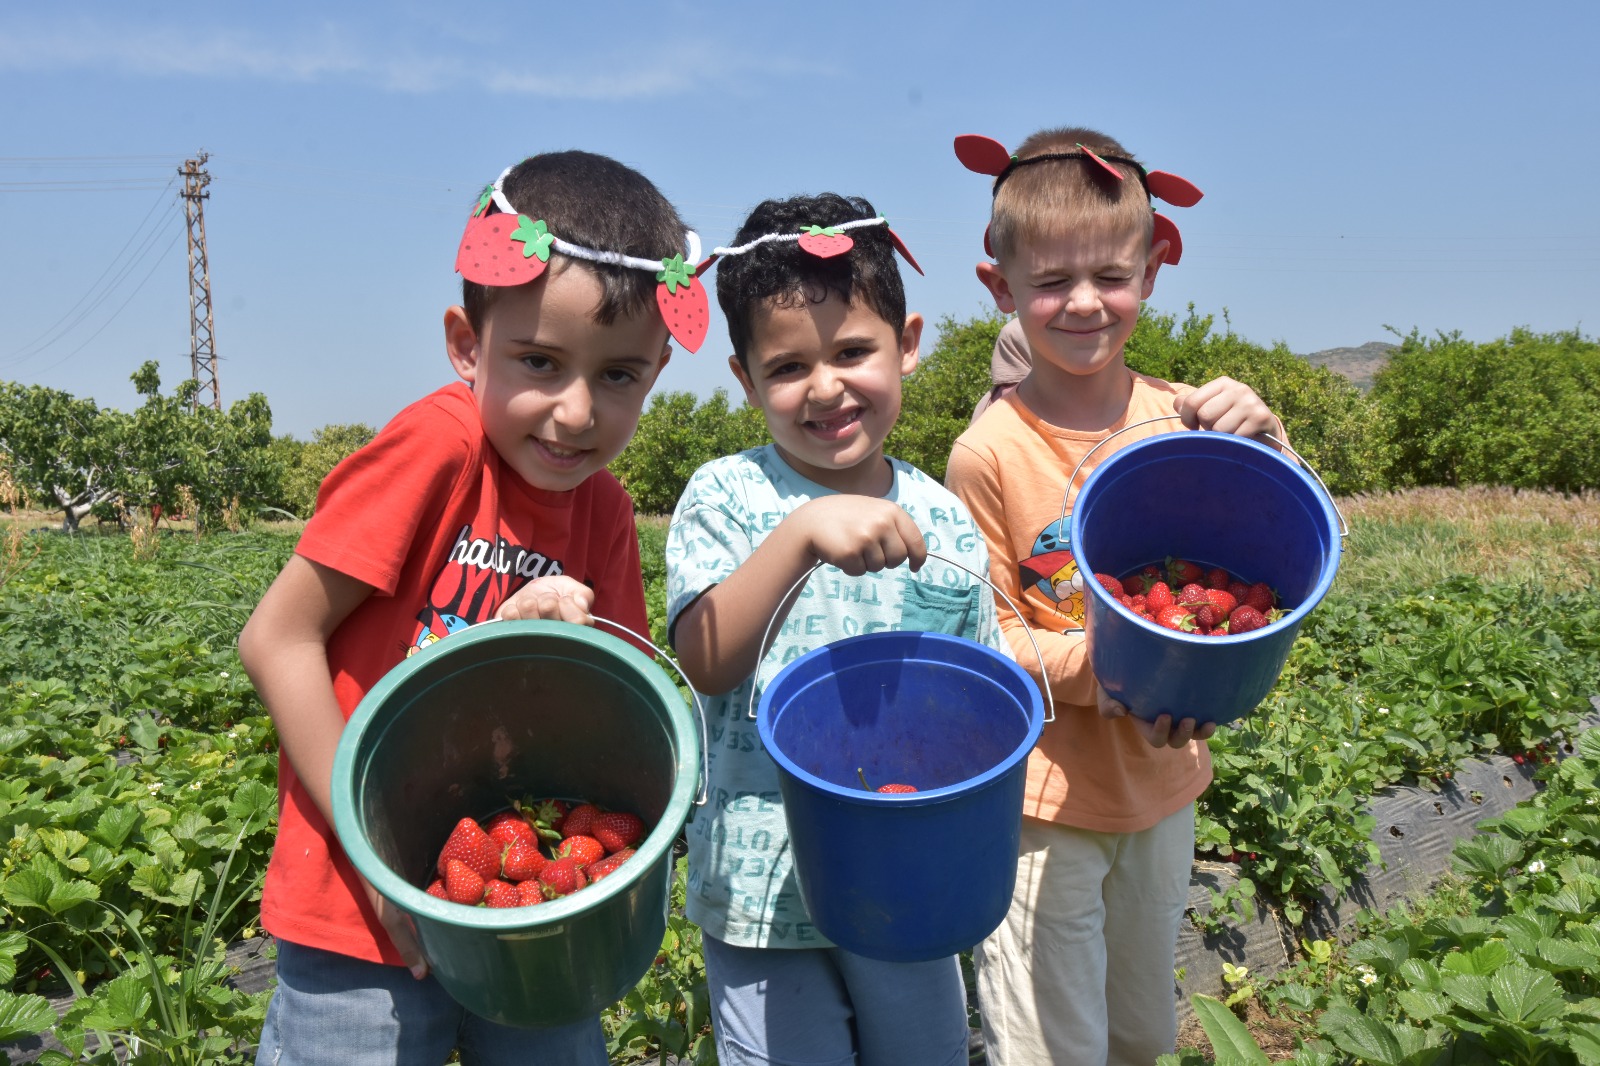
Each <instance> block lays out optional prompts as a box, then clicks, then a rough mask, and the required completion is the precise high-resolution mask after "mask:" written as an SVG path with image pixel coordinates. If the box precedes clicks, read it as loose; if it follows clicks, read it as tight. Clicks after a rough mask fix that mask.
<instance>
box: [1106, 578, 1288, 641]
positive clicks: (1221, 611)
mask: <svg viewBox="0 0 1600 1066" xmlns="http://www.w3.org/2000/svg"><path fill="white" fill-rule="evenodd" d="M1095 578H1096V579H1097V580H1098V581H1099V582H1100V584H1101V586H1103V587H1104V588H1105V590H1106V591H1107V592H1109V593H1110V594H1111V598H1112V599H1114V600H1116V601H1117V602H1118V603H1120V604H1122V606H1124V607H1126V608H1127V609H1128V610H1130V611H1132V612H1133V613H1134V614H1136V615H1138V616H1139V617H1140V618H1143V619H1144V620H1145V621H1147V622H1154V623H1155V624H1156V625H1158V626H1164V627H1165V628H1167V629H1175V630H1178V631H1180V632H1183V633H1197V634H1200V635H1201V636H1212V637H1227V636H1238V635H1239V634H1241V633H1249V632H1251V631H1252V630H1256V629H1261V628H1262V627H1263V626H1266V625H1268V624H1270V623H1272V622H1274V621H1276V620H1277V619H1278V618H1279V617H1280V616H1281V615H1282V614H1283V612H1282V611H1280V610H1279V609H1278V595H1277V593H1276V592H1274V591H1273V589H1272V586H1270V585H1268V584H1267V583H1266V582H1264V581H1257V582H1255V583H1254V584H1250V583H1247V582H1245V581H1243V580H1241V579H1240V578H1238V577H1235V576H1234V575H1233V574H1230V573H1229V572H1228V571H1226V570H1224V569H1222V568H1221V567H1213V568H1211V569H1210V570H1206V569H1204V568H1202V567H1200V566H1198V565H1197V564H1195V563H1191V562H1187V561H1185V560H1183V559H1168V560H1167V561H1166V562H1165V563H1164V564H1162V563H1150V564H1149V565H1146V566H1142V567H1140V568H1139V569H1137V570H1135V571H1133V572H1132V573H1129V574H1126V575H1124V576H1123V577H1120V578H1117V577H1112V576H1111V575H1110V574H1095Z"/></svg>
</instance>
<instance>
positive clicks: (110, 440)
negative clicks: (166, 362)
mask: <svg viewBox="0 0 1600 1066" xmlns="http://www.w3.org/2000/svg"><path fill="white" fill-rule="evenodd" d="M126 417H127V416H125V415H122V414H119V413H118V412H116V411H112V410H102V409H101V408H99V407H97V406H96V405H95V402H94V401H93V400H80V399H77V398H76V397H74V396H72V395H71V394H70V393H66V392H62V391H61V390H59V389H50V388H45V387H44V386H43V385H18V384H15V383H13V382H3V383H0V462H3V463H4V464H5V466H6V468H7V470H8V472H9V475H10V480H11V481H12V482H14V483H15V485H16V486H17V487H18V488H20V489H21V490H22V492H23V493H24V494H25V495H26V496H27V497H28V499H29V500H31V501H33V502H35V503H44V502H47V501H48V502H49V503H51V504H53V505H54V506H55V507H57V508H59V509H60V510H61V511H62V515H63V517H62V522H61V528H62V529H63V530H64V531H66V532H69V533H70V532H73V531H75V530H76V529H77V528H78V524H79V523H80V522H81V521H82V520H83V518H84V517H85V516H87V515H88V514H89V513H90V512H91V511H92V510H94V509H95V508H96V507H97V506H103V505H105V504H107V503H109V502H111V501H112V500H115V499H116V498H117V495H118V493H119V492H120V484H119V482H118V480H117V471H118V466H119V458H118V454H117V453H118V442H119V440H120V438H121V436H122V435H123V432H124V427H125V422H126Z"/></svg>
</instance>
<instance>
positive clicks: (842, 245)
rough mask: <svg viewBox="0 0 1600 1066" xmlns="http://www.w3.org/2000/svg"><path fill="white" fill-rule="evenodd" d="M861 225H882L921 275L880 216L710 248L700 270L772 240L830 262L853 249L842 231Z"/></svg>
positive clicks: (895, 245)
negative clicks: (795, 245)
mask: <svg viewBox="0 0 1600 1066" xmlns="http://www.w3.org/2000/svg"><path fill="white" fill-rule="evenodd" d="M861 226H882V227H883V228H884V230H885V231H887V232H888V234H889V241H890V242H891V243H892V244H893V245H894V250H895V251H897V252H899V253H900V256H901V258H903V259H904V260H905V261H906V262H907V263H909V264H910V265H911V269H912V270H915V271H916V272H917V273H918V274H921V273H922V268H921V267H920V266H918V265H917V261H916V260H915V259H913V258H912V257H911V250H910V249H909V248H907V247H906V243H905V241H902V240H901V239H900V235H899V234H898V233H896V232H895V231H894V230H892V229H889V220H888V219H886V218H884V217H883V216H882V215H878V216H877V217H875V218H858V219H854V220H852V221H850V222H841V223H839V224H838V225H836V226H807V227H806V228H805V229H803V230H800V231H798V232H796V233H767V234H763V235H762V236H760V237H757V238H756V239H755V240H753V241H746V242H745V243H744V244H741V245H739V246H738V247H736V248H713V249H711V255H710V256H708V257H707V258H706V260H705V262H703V263H701V264H700V269H701V270H704V269H705V268H706V267H708V266H710V265H711V264H712V263H714V262H716V261H717V260H718V259H720V258H721V257H723V256H725V255H744V254H745V253H746V252H752V251H755V249H757V248H759V247H760V246H761V245H763V244H769V243H772V242H774V241H799V242H800V247H801V248H803V249H804V250H805V251H807V252H810V253H811V254H812V255H814V256H816V257H817V258H818V259H832V258H833V257H834V256H836V255H844V254H845V253H847V252H848V251H850V249H852V248H854V247H855V243H856V242H855V240H854V239H853V238H851V237H850V236H849V235H848V234H846V233H845V232H844V231H845V230H851V229H857V228H859V227H861Z"/></svg>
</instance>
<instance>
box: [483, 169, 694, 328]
mask: <svg viewBox="0 0 1600 1066" xmlns="http://www.w3.org/2000/svg"><path fill="white" fill-rule="evenodd" d="M501 190H502V191H503V192H504V193H505V195H506V199H508V200H510V201H511V206H512V207H515V208H516V209H517V210H518V211H521V212H522V213H524V214H526V215H528V216H529V217H531V218H541V219H543V220H544V221H545V222H546V223H547V224H548V225H549V227H550V232H551V233H553V234H555V235H556V236H557V237H560V238H561V239H562V240H564V241H567V242H569V243H572V244H576V245H580V246H582V247H585V248H592V249H594V250H595V251H602V252H620V253H622V254H623V255H631V256H635V257H637V258H639V259H666V258H668V257H670V256H673V255H676V254H679V253H681V252H683V250H684V234H685V230H684V225H683V220H682V219H681V218H679V217H678V212H677V210H676V209H674V208H673V206H672V204H670V203H668V202H667V198H666V197H665V196H663V195H661V191H660V190H659V189H657V188H656V187H655V185H653V184H652V183H651V182H650V179H648V178H646V177H645V176H644V175H643V174H640V173H639V172H638V171H637V170H634V169H633V168H632V167H629V166H625V165H623V164H622V163H619V162H617V161H616V160H615V159H611V158H609V157H607V156H603V155H596V154H594V153H592V152H580V151H565V152H545V153H543V154H540V155H536V156H530V157H529V158H527V159H524V160H523V161H522V162H521V163H518V164H517V165H516V166H515V167H513V168H512V169H511V172H510V173H509V174H507V175H506V178H505V181H504V182H502V183H501ZM557 254H559V253H557ZM581 262H582V263H583V265H584V266H585V267H586V268H587V269H589V270H592V271H593V272H594V273H595V275H596V276H597V277H598V278H599V279H600V285H601V296H600V304H599V306H598V307H596V308H595V312H594V320H595V321H596V322H598V323H599V324H600V325H602V326H605V325H610V324H611V323H612V322H614V321H616V319H617V317H618V316H624V317H628V318H632V317H634V316H636V315H640V314H643V313H646V312H651V313H654V311H655V308H656V278H655V275H654V274H652V273H650V272H649V271H648V270H638V269H635V268H634V267H626V266H613V265H611V264H608V263H595V262H590V261H589V260H582V261H581ZM535 280H537V279H535ZM525 284H530V285H531V284H533V282H526V283H525ZM515 287H516V286H512V288H515ZM503 291H505V290H504V289H503V288H501V287H498V286H491V285H479V284H477V283H476V282H471V281H467V280H466V279H465V278H463V279H462V281H461V304H462V306H463V307H464V308H465V309H466V312H467V321H469V322H471V323H472V328H473V329H474V330H482V329H483V318H484V315H485V314H486V313H487V312H488V310H489V307H490V305H492V304H493V303H494V301H495V299H496V298H497V297H498V295H499V294H500V293H501V292H503Z"/></svg>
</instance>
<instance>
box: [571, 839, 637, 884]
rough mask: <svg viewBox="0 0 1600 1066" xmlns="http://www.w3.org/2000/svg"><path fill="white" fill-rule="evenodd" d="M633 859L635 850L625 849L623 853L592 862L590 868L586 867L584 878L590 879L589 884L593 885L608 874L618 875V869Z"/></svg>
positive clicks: (619, 852)
mask: <svg viewBox="0 0 1600 1066" xmlns="http://www.w3.org/2000/svg"><path fill="white" fill-rule="evenodd" d="M631 858H633V849H632V848H623V849H622V850H621V851H618V852H616V853H614V854H611V855H607V856H606V857H605V858H603V859H600V860H598V861H596V862H591V863H590V864H589V865H588V866H586V867H584V870H583V873H584V876H585V877H587V878H588V879H589V883H590V884H591V885H592V884H594V883H595V882H596V881H598V880H600V879H601V878H602V877H605V876H606V875H607V874H613V873H616V872H617V867H619V866H621V865H622V864H623V863H625V862H627V861H628V860H629V859H631Z"/></svg>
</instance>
